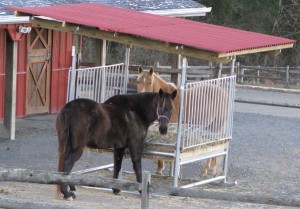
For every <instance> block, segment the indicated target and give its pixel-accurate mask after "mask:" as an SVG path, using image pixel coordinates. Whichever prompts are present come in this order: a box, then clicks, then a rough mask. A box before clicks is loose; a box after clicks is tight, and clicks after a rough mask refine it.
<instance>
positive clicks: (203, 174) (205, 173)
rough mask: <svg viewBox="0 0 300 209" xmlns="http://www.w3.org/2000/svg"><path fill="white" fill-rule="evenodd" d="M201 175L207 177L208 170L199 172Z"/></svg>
mask: <svg viewBox="0 0 300 209" xmlns="http://www.w3.org/2000/svg"><path fill="white" fill-rule="evenodd" d="M199 176H200V177H202V178H205V177H207V172H206V171H203V172H201V173H200V174H199Z"/></svg>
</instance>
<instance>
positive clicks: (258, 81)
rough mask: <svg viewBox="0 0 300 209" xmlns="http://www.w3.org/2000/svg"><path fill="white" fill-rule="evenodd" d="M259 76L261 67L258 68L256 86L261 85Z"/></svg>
mask: <svg viewBox="0 0 300 209" xmlns="http://www.w3.org/2000/svg"><path fill="white" fill-rule="evenodd" d="M259 74H260V66H258V70H257V75H256V76H257V78H256V84H259V83H260V80H259Z"/></svg>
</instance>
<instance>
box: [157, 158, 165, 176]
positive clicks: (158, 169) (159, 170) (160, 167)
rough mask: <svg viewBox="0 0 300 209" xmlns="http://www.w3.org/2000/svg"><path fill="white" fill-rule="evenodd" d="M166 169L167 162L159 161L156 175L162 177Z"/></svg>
mask: <svg viewBox="0 0 300 209" xmlns="http://www.w3.org/2000/svg"><path fill="white" fill-rule="evenodd" d="M164 169H165V162H164V161H163V160H157V169H156V174H158V175H162V172H163V170H164Z"/></svg>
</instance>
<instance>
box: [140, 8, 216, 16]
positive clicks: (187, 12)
mask: <svg viewBox="0 0 300 209" xmlns="http://www.w3.org/2000/svg"><path fill="white" fill-rule="evenodd" d="M211 9H212V8H211V7H203V8H189V9H163V10H144V11H141V12H145V13H149V14H154V15H162V16H169V17H197V16H206V13H209V12H211Z"/></svg>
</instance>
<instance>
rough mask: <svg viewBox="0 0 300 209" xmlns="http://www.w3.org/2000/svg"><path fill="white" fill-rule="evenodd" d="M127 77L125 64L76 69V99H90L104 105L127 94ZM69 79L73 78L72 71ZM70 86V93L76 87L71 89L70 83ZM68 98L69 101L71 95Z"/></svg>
mask: <svg viewBox="0 0 300 209" xmlns="http://www.w3.org/2000/svg"><path fill="white" fill-rule="evenodd" d="M127 77H128V76H127V73H126V70H125V67H124V64H123V63H120V64H115V65H107V66H101V67H92V68H82V69H76V70H75V97H74V98H88V99H92V100H95V101H97V102H99V103H102V102H104V101H105V100H107V99H108V98H110V97H112V96H114V95H117V94H125V93H126V92H127V82H128V79H127ZM69 78H71V71H69ZM69 81H70V79H69ZM68 86H69V89H68V92H70V88H74V87H71V85H70V82H69V85H68ZM68 94H69V93H68ZM67 98H68V101H69V100H70V99H69V98H70V97H69V95H68V97H67Z"/></svg>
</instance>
